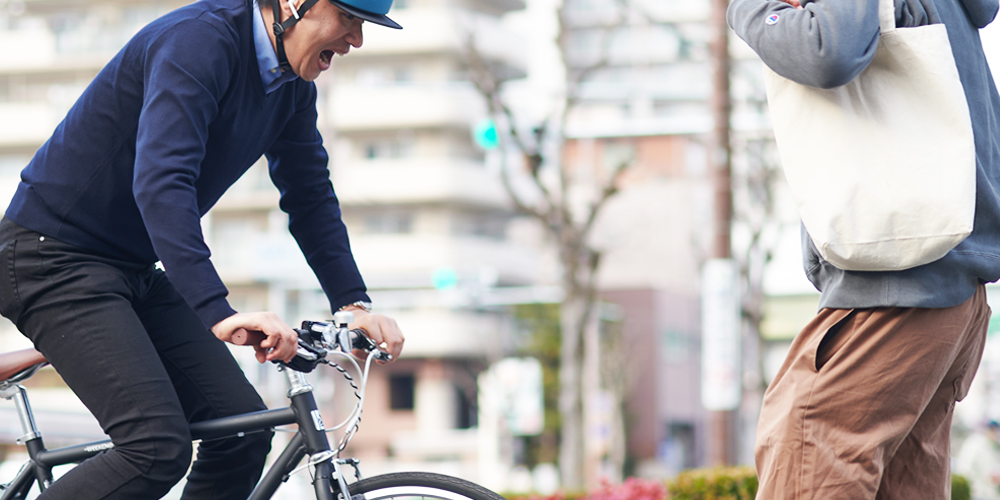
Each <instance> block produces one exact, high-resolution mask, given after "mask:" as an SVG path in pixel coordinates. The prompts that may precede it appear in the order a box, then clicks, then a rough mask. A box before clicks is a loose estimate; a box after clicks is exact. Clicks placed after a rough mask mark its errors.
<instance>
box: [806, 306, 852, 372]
mask: <svg viewBox="0 0 1000 500" xmlns="http://www.w3.org/2000/svg"><path fill="white" fill-rule="evenodd" d="M834 312H835V314H838V315H840V314H842V315H843V317H842V318H840V319H838V320H836V322H835V323H834V324H833V326H831V327H830V328H828V329H827V330H826V333H824V334H823V338H822V339H820V341H819V345H818V346H816V361H815V368H816V371H820V370H822V369H823V366H824V365H826V363H827V362H828V361H830V359H831V358H833V356H834V355H835V354H837V352H838V351H840V348H841V347H843V346H844V344H846V343H847V341H848V339H850V338H851V335H852V334H853V333H854V329H852V328H848V326H847V322H848V320H849V319H850V318H852V317H853V316H854V312H855V310H854V309H837V310H835V311H834Z"/></svg>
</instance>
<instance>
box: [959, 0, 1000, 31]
mask: <svg viewBox="0 0 1000 500" xmlns="http://www.w3.org/2000/svg"><path fill="white" fill-rule="evenodd" d="M962 5H964V6H965V12H966V13H968V14H969V20H970V21H972V24H973V25H974V26H975V27H977V28H979V29H983V28H985V27H986V26H987V25H988V24H990V23H991V22H993V19H994V18H996V16H997V8H998V7H1000V2H998V0H962Z"/></svg>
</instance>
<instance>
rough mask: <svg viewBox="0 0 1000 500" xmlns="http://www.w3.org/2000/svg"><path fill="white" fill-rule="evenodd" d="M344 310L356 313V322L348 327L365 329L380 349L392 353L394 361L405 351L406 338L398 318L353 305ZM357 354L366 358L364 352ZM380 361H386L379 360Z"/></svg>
mask: <svg viewBox="0 0 1000 500" xmlns="http://www.w3.org/2000/svg"><path fill="white" fill-rule="evenodd" d="M344 310H345V311H351V312H352V313H354V323H351V324H350V325H348V328H350V329H352V330H353V329H355V328H360V329H362V330H364V331H365V333H367V334H368V337H369V338H370V339H372V340H374V341H375V345H377V346H378V347H379V349H382V350H383V351H386V352H388V353H389V354H391V355H392V361H395V360H396V359H397V358H399V353H401V352H402V351H403V342H405V341H406V339H404V338H403V332H402V330H400V329H399V325H398V324H396V320H394V319H392V318H390V317H388V316H383V315H381V314H371V313H369V312H368V311H366V310H364V309H363V308H361V307H358V306H353V305H352V306H347V307H345V308H344ZM355 355H356V356H358V355H360V356H359V357H361V358H364V355H363V354H362V353H355ZM392 361H390V362H392ZM379 363H385V362H384V361H379Z"/></svg>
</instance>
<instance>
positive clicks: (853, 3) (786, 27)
mask: <svg viewBox="0 0 1000 500" xmlns="http://www.w3.org/2000/svg"><path fill="white" fill-rule="evenodd" d="M726 19H727V21H728V23H729V26H730V27H732V28H733V30H734V31H735V32H736V34H737V35H738V36H739V37H740V38H742V39H743V40H744V41H746V42H747V44H749V45H750V47H751V48H752V49H753V50H754V51H755V52H757V54H758V55H759V56H760V58H761V59H762V60H763V61H764V64H766V65H767V66H768V67H770V68H771V69H772V70H774V72H775V73H778V74H779V75H781V76H784V77H785V78H788V79H790V80H792V81H795V82H797V83H800V84H802V85H808V86H810V87H818V88H833V87H838V86H840V85H844V84H846V83H848V82H850V81H851V80H853V79H854V77H855V76H857V75H858V74H859V73H861V71H862V70H864V69H865V67H867V66H868V63H869V62H871V60H872V58H873V57H874V56H875V49H876V48H877V46H878V35H879V23H878V0H814V1H808V0H807V1H805V2H803V5H802V8H800V9H796V8H794V7H792V6H791V5H789V4H787V3H784V2H781V1H779V0H734V1H733V2H732V3H731V4H730V6H729V10H728V12H727V13H726Z"/></svg>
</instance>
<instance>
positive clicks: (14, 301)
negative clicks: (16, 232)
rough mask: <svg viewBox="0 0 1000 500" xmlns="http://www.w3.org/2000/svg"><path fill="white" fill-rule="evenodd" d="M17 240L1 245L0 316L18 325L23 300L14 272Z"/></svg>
mask: <svg viewBox="0 0 1000 500" xmlns="http://www.w3.org/2000/svg"><path fill="white" fill-rule="evenodd" d="M16 248H17V239H15V238H11V239H10V240H7V241H6V242H5V243H3V244H2V245H0V274H2V276H0V315H2V316H3V317H5V318H7V319H9V320H11V321H13V322H14V323H17V317H18V316H19V315H20V313H21V298H20V296H19V295H18V291H17V274H16V273H15V272H14V264H15V262H14V255H15V254H14V252H15V250H16Z"/></svg>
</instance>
